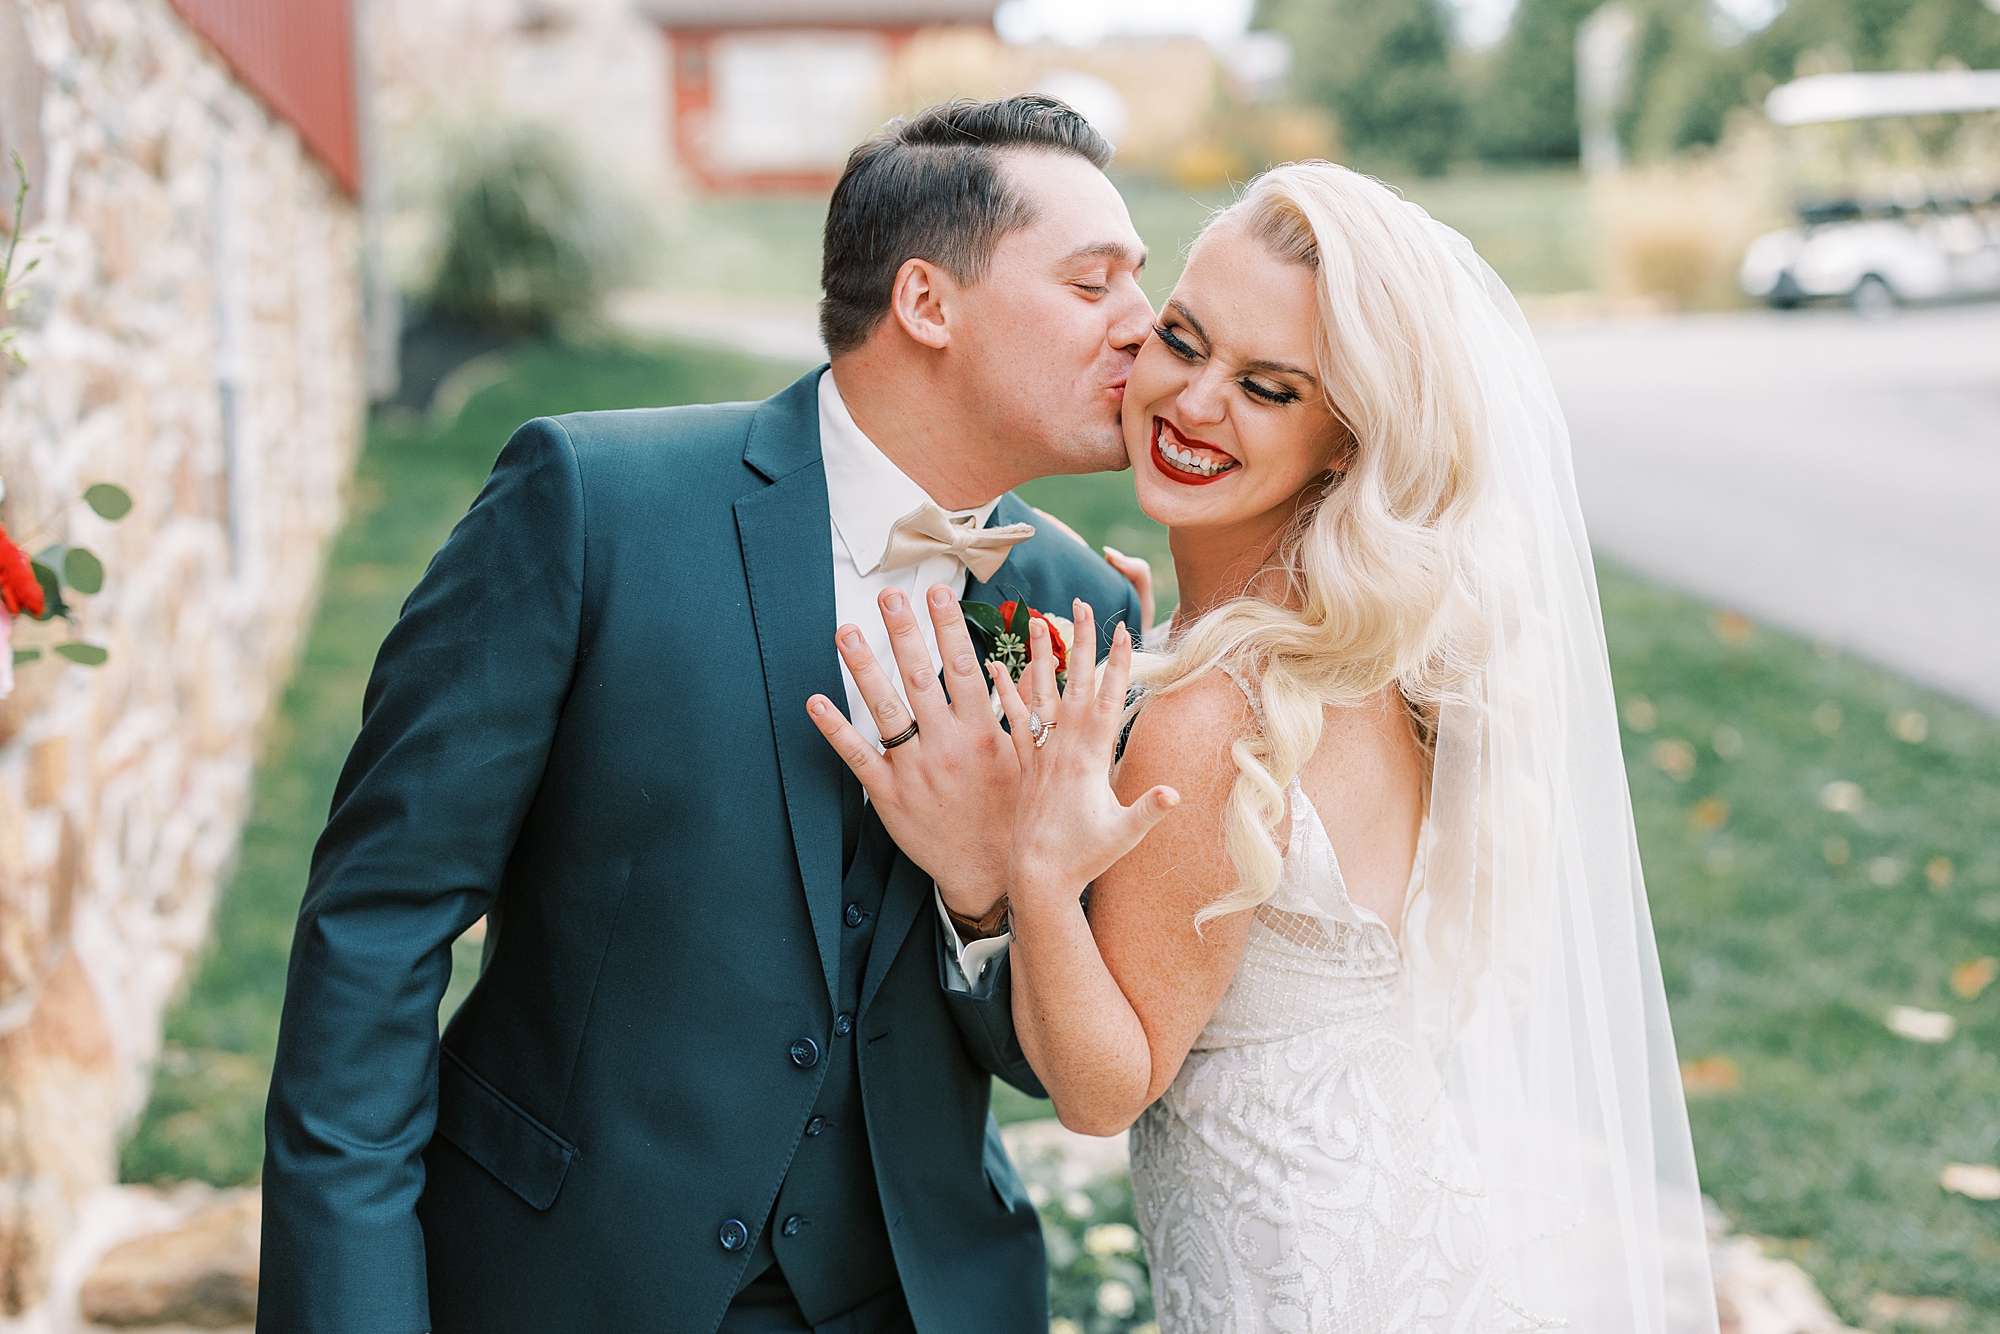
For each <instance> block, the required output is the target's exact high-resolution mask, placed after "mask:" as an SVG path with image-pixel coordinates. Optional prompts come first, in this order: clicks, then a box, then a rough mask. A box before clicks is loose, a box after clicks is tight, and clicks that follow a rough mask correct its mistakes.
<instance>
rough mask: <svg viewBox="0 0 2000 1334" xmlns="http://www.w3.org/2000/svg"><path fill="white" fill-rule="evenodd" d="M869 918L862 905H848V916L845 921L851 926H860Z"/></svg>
mask: <svg viewBox="0 0 2000 1334" xmlns="http://www.w3.org/2000/svg"><path fill="white" fill-rule="evenodd" d="M867 916H868V914H867V913H865V912H862V911H861V905H860V904H858V903H850V904H848V905H847V915H846V917H845V918H844V919H843V920H845V921H846V923H847V924H848V925H849V926H860V925H861V923H862V922H863V921H864V920H866V918H867Z"/></svg>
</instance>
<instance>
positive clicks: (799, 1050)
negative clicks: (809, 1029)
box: [791, 1038, 819, 1070]
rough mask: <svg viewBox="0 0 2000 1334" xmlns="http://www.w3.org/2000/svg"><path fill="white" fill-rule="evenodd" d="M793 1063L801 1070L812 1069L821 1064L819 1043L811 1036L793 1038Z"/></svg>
mask: <svg viewBox="0 0 2000 1334" xmlns="http://www.w3.org/2000/svg"><path fill="white" fill-rule="evenodd" d="M791 1054H792V1064H793V1065H796V1066H797V1067H798V1068H799V1069H801V1070H810V1069H812V1068H813V1067H814V1066H816V1065H818V1064H819V1044H818V1043H817V1042H814V1041H813V1040H812V1039H811V1038H793V1039H792V1049H791Z"/></svg>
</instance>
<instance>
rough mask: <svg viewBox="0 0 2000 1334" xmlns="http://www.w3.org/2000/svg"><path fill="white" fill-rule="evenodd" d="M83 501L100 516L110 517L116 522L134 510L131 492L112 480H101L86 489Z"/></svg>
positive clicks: (103, 517)
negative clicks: (111, 481)
mask: <svg viewBox="0 0 2000 1334" xmlns="http://www.w3.org/2000/svg"><path fill="white" fill-rule="evenodd" d="M83 503H84V504H86V505H88V506H90V508H91V509H92V510H94V511H95V512H96V514H97V517H98V518H100V519H110V520H112V521H113V522H114V523H115V522H116V521H117V520H119V519H122V518H124V517H125V516H126V515H128V514H130V513H131V512H132V496H131V493H130V492H128V491H127V490H126V489H125V488H124V487H122V486H114V485H113V484H112V483H110V482H99V483H98V484H97V485H95V486H93V487H91V488H90V489H89V490H87V491H85V492H84V493H83Z"/></svg>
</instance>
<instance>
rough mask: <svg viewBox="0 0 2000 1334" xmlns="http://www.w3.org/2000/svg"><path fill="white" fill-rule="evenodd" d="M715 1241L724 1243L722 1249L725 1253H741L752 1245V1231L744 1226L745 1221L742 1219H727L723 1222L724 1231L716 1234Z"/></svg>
mask: <svg viewBox="0 0 2000 1334" xmlns="http://www.w3.org/2000/svg"><path fill="white" fill-rule="evenodd" d="M715 1239H716V1240H717V1241H719V1242H721V1243H722V1249H723V1250H725V1251H740V1250H742V1249H743V1248H744V1247H745V1246H748V1245H749V1244H750V1229H749V1228H747V1227H745V1226H743V1220H742V1219H740V1218H725V1219H723V1220H722V1230H721V1231H720V1232H719V1233H717V1234H716V1238H715Z"/></svg>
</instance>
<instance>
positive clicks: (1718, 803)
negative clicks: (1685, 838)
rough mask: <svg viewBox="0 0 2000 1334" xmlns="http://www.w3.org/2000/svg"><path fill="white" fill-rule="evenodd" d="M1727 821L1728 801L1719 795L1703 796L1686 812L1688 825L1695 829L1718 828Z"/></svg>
mask: <svg viewBox="0 0 2000 1334" xmlns="http://www.w3.org/2000/svg"><path fill="white" fill-rule="evenodd" d="M1728 823H1729V803H1728V802H1726V801H1724V800H1723V799H1722V798H1721V797H1703V798H1702V799H1701V800H1700V801H1697V802H1696V803H1695V804H1694V809H1692V810H1690V811H1689V812H1688V827H1689V828H1690V829H1696V830H1702V831H1706V830H1710V829H1720V828H1722V826H1724V825H1726V824H1728Z"/></svg>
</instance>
